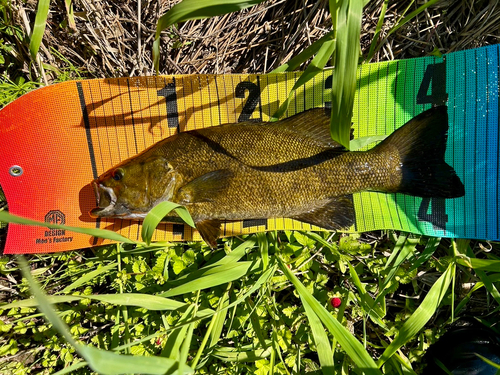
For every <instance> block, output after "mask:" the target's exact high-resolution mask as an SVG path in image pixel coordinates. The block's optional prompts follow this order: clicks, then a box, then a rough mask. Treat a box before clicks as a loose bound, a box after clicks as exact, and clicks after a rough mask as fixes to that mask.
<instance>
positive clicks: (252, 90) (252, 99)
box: [235, 81, 260, 122]
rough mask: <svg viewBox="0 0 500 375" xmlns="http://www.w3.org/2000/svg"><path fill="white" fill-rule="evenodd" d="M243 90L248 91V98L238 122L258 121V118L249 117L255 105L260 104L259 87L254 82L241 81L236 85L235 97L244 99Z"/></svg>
mask: <svg viewBox="0 0 500 375" xmlns="http://www.w3.org/2000/svg"><path fill="white" fill-rule="evenodd" d="M245 91H248V98H247V100H246V102H245V104H244V105H243V109H242V110H241V114H240V116H239V117H238V122H243V121H259V119H250V117H252V114H253V112H254V111H255V108H257V106H258V105H259V106H260V88H259V86H257V85H256V84H255V83H252V82H249V81H243V82H240V83H238V85H236V90H235V95H236V97H237V98H241V99H244V98H245Z"/></svg>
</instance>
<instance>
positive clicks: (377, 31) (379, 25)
mask: <svg viewBox="0 0 500 375" xmlns="http://www.w3.org/2000/svg"><path fill="white" fill-rule="evenodd" d="M388 4H389V0H384V3H383V4H382V9H381V10H380V16H379V17H378V22H377V26H376V28H375V35H374V36H373V39H372V42H371V44H370V50H369V51H368V56H367V57H366V61H370V60H371V59H372V57H373V56H374V55H375V47H376V46H377V41H378V38H379V36H380V31H381V30H382V26H383V25H384V19H385V12H386V11H387V5H388Z"/></svg>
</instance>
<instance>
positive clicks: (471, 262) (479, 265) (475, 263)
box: [457, 258, 500, 272]
mask: <svg viewBox="0 0 500 375" xmlns="http://www.w3.org/2000/svg"><path fill="white" fill-rule="evenodd" d="M457 263H459V264H461V265H463V266H465V267H471V268H473V269H474V270H476V271H492V272H498V271H500V260H492V259H477V258H468V259H463V258H458V260H457Z"/></svg>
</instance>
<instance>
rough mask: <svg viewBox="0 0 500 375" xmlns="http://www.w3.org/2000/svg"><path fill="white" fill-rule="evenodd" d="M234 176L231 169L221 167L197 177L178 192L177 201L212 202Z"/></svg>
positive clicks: (181, 202) (185, 202)
mask: <svg viewBox="0 0 500 375" xmlns="http://www.w3.org/2000/svg"><path fill="white" fill-rule="evenodd" d="M232 176H233V172H232V171H230V170H229V169H219V170H216V171H212V172H209V173H205V174H204V175H202V176H200V177H197V178H195V179H194V180H192V181H190V182H189V183H187V184H186V185H184V186H183V187H181V188H180V189H179V191H178V192H177V197H176V201H177V202H178V203H180V204H190V203H199V202H211V201H213V200H214V198H215V197H216V196H217V195H218V194H220V193H221V192H222V191H223V190H224V189H225V188H226V187H227V185H228V183H227V181H228V179H229V178H231V177H232Z"/></svg>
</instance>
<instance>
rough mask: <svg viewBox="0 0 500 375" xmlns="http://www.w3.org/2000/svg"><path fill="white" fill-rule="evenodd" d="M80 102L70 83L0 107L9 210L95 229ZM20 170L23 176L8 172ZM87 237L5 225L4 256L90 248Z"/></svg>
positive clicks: (1, 177)
mask: <svg viewBox="0 0 500 375" xmlns="http://www.w3.org/2000/svg"><path fill="white" fill-rule="evenodd" d="M82 119H83V116H82V107H81V101H80V97H79V93H78V89H77V85H76V83H75V82H66V83H63V84H59V85H54V86H49V87H45V88H43V89H39V90H35V91H33V92H30V93H28V94H26V95H24V96H22V97H21V98H19V99H18V100H16V101H15V102H13V103H11V104H10V105H8V106H7V107H5V108H4V109H2V111H0V142H1V145H2V146H1V149H2V151H1V155H2V156H1V158H0V185H1V186H2V189H3V191H4V193H5V197H6V199H7V203H8V204H9V212H10V213H12V214H15V215H19V216H23V217H27V218H30V219H34V220H38V221H47V222H53V223H58V224H66V225H70V226H81V227H92V228H95V227H96V222H95V221H94V220H91V218H90V217H89V216H88V211H89V210H90V209H91V208H92V207H93V206H94V204H95V199H94V198H93V192H92V190H91V188H90V186H89V182H90V181H91V180H92V178H93V176H92V166H91V161H90V155H89V151H88V150H89V148H88V145H87V139H86V137H85V124H84V123H83V120H82ZM17 167H20V168H21V169H22V174H20V175H17V176H15V175H13V174H12V173H13V172H18V174H19V171H20V170H21V169H19V168H17ZM93 243H94V239H92V238H91V237H89V236H87V235H83V234H77V233H72V232H67V231H60V230H59V231H55V230H50V229H47V228H43V227H32V226H24V225H17V224H10V225H9V228H8V232H7V240H6V247H5V249H4V252H5V253H6V254H13V253H42V252H52V251H64V250H69V249H77V248H84V247H88V246H91V245H92V244H93Z"/></svg>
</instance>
